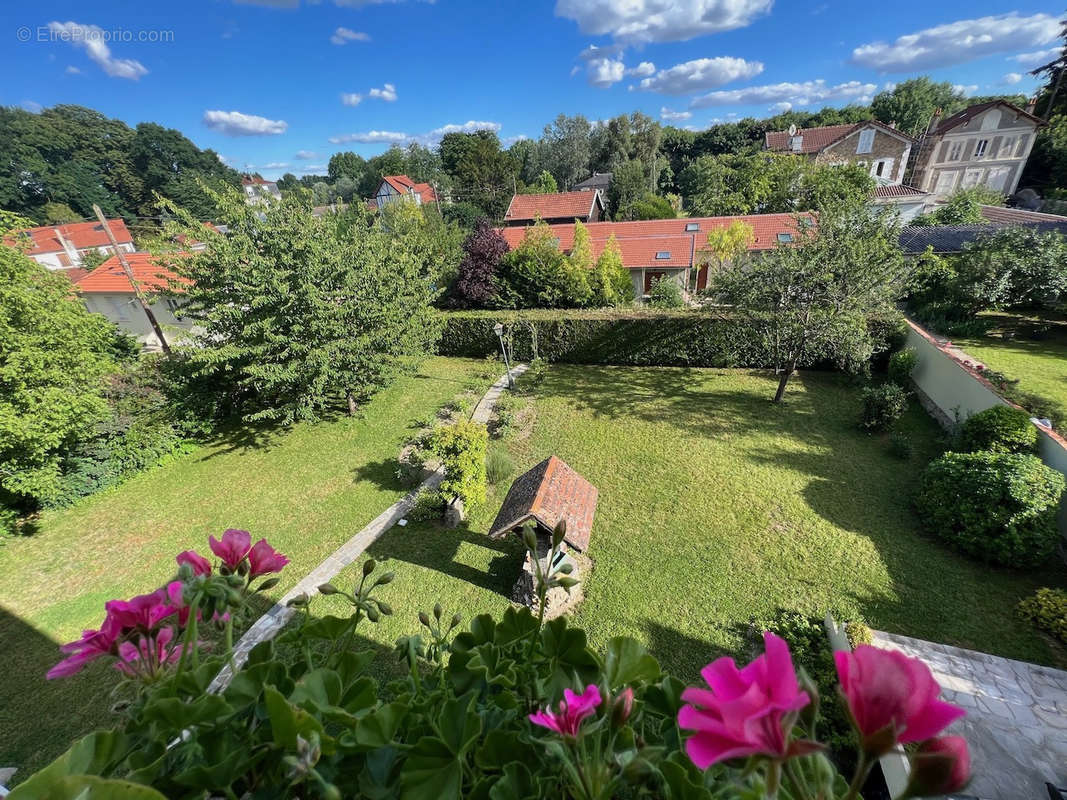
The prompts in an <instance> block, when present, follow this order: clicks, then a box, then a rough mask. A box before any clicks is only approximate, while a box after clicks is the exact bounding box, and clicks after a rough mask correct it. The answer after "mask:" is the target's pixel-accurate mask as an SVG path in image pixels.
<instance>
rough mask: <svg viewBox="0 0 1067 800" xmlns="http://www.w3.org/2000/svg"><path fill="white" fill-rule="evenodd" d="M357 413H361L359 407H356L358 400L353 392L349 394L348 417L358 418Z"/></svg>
mask: <svg viewBox="0 0 1067 800" xmlns="http://www.w3.org/2000/svg"><path fill="white" fill-rule="evenodd" d="M357 411H359V406H357V405H356V398H355V397H354V396H353V395H352V393H351V392H348V416H350V417H354V416H356V412H357Z"/></svg>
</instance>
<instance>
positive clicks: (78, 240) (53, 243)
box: [4, 219, 133, 256]
mask: <svg viewBox="0 0 1067 800" xmlns="http://www.w3.org/2000/svg"><path fill="white" fill-rule="evenodd" d="M107 226H108V227H109V228H111V232H112V233H113V234H115V241H117V242H118V243H119V244H132V243H133V237H132V236H130V232H129V230H128V229H127V228H126V223H125V222H124V221H123V220H121V219H109V220H108V221H107ZM27 239H28V240H27ZM63 239H65V240H66V241H67V242H69V243H70V245H71V247H73V248H74V249H75V250H89V249H91V248H94V247H110V246H111V240H110V239H108V237H107V231H105V230H104V226H103V225H101V224H100V223H99V222H72V223H70V224H68V225H44V226H42V227H40V228H29V229H27V230H23V231H18V232H17V233H15V234H13V235H11V236H8V237H6V238H5V239H4V244H6V245H8V246H9V247H13V246H19V245H20V244H21V243H23V242H25V243H26V244H27V245H29V249H28V250H27V251H26V254H27V255H30V256H38V255H43V254H45V253H60V252H63V250H64V249H65V248H64V247H63V243H62V240H63Z"/></svg>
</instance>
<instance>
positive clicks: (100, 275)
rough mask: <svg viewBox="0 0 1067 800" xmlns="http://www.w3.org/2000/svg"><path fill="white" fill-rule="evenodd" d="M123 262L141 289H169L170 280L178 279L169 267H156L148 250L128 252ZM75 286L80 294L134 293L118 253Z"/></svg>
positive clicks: (170, 286)
mask: <svg viewBox="0 0 1067 800" xmlns="http://www.w3.org/2000/svg"><path fill="white" fill-rule="evenodd" d="M126 261H127V263H128V264H129V265H130V270H131V271H132V272H133V277H134V278H135V279H136V280H137V283H138V285H139V286H140V287H141V289H142V290H143V291H154V290H159V289H171V288H173V287H172V282H174V281H178V282H180V280H179V279H178V276H177V275H175V274H174V273H173V272H171V271H170V270H169V269H165V268H163V267H160V266H158V265H157V264H156V263H155V262H154V261H153V259H152V254H151V253H128V254H127V255H126ZM75 286H77V287H78V291H80V292H81V293H82V294H133V286H132V285H131V284H130V279H129V278H127V277H126V273H125V271H124V270H123V269H122V264H120V263H119V259H118V256H111V258H109V259H108V260H107V261H105V262H104V263H103V264H101V265H100V266H99V267H97V268H96V269H94V270H93V271H92V272H90V273H89V274H88V275H86V276H85V277H84V278H82V279H81V280H79V281H78V282H77V283H76V284H75Z"/></svg>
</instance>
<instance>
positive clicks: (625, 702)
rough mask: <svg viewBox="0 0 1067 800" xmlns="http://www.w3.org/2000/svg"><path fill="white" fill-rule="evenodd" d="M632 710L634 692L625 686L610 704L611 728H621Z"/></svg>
mask: <svg viewBox="0 0 1067 800" xmlns="http://www.w3.org/2000/svg"><path fill="white" fill-rule="evenodd" d="M633 710H634V690H633V689H631V688H630V687H629V686H627V687H626V688H625V689H623V690H622V691H621V692H619V694H618V695H616V697H615V700H614V701H613V702H612V704H611V727H613V728H621V727H622V726H623V725H625V724H626V720H628V719H629V718H630V715H631V714H632V713H633Z"/></svg>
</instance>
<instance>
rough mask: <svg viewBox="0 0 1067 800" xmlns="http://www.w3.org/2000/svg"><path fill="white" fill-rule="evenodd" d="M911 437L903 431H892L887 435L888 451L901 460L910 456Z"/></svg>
mask: <svg viewBox="0 0 1067 800" xmlns="http://www.w3.org/2000/svg"><path fill="white" fill-rule="evenodd" d="M911 452H912V446H911V439H910V438H909V437H908V435H907V434H906V433H904V432H903V431H893V433H891V434H890V436H889V453H890V455H892V456H895V457H896V458H899V459H900V460H901V461H907V460H908V459H909V458H911Z"/></svg>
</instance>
